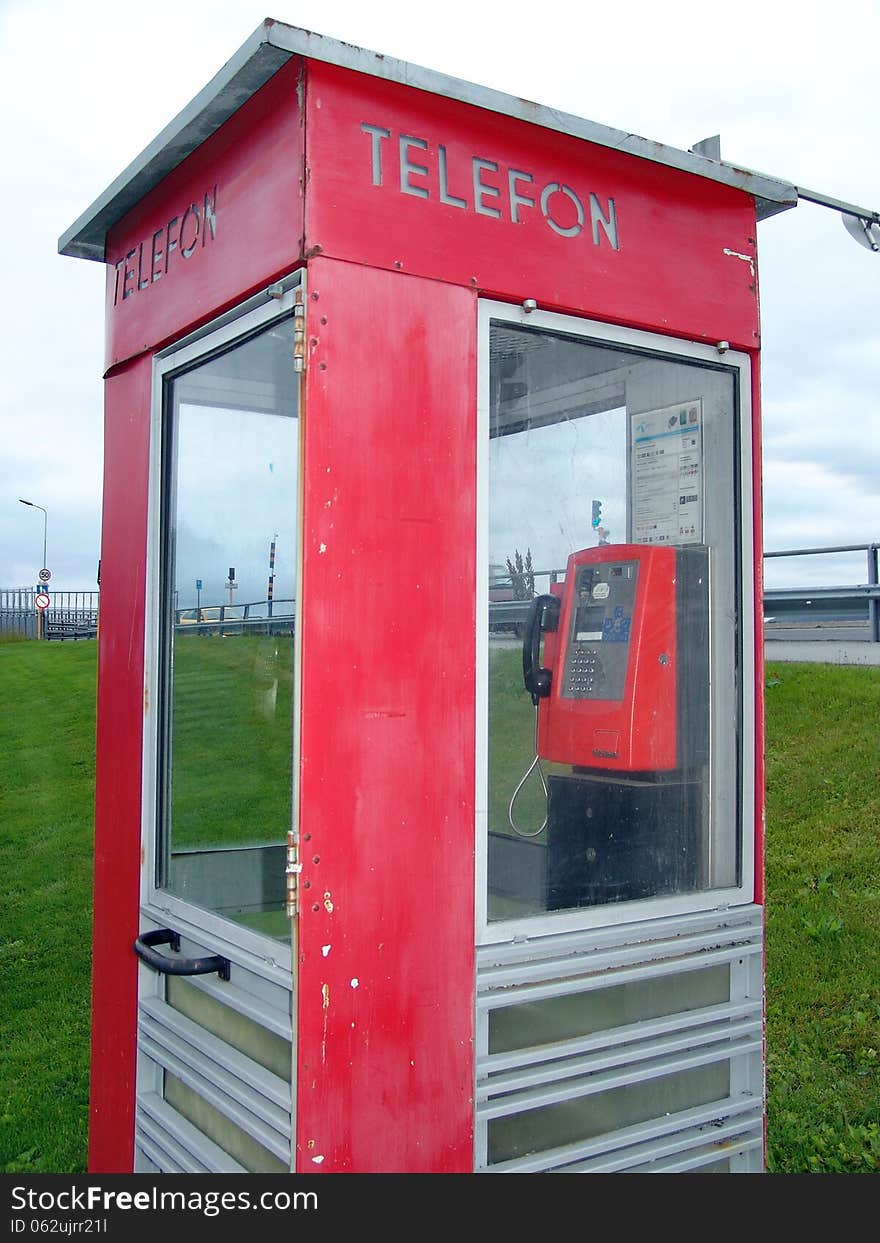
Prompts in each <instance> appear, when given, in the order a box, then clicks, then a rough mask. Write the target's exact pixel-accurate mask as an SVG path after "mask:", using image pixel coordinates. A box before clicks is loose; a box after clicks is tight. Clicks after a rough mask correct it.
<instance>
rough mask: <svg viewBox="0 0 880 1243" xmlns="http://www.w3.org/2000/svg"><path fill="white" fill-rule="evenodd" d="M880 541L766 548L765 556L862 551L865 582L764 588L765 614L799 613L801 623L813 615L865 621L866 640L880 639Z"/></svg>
mask: <svg viewBox="0 0 880 1243" xmlns="http://www.w3.org/2000/svg"><path fill="white" fill-rule="evenodd" d="M878 551H880V544H837V545H833V546H831V547H828V548H790V549H785V550H783V551H780V552H765V553H764V558H765V560H766V559H769V558H775V557H811V556H817V555H822V554H829V553H847V552H864V553H865V554H866V555H867V567H868V574H867V582H865V583H859V584H853V585H849V586H847V585H833V586H824V587H767V588H765V589H764V616H765V620H767V613H768V610H771V609H772V610H773V612H774V613H775V614H776V618H775V619H774V620H777V621H778V620H779V619H780V618H781V617H788V618H789V619H791V618H792V617H794V616H798V617H799V618H800V619H801V621H802V624H804V622H805V621H806V624H809V621H810V619H812V620H813V621H814V622H815V623H816V624H820V623H823V622H824V623H827V622H829V621H838V622H843V623H846V622H853V621H857V622H867V627H868V636H867V637H868V640H869V641H870V642H871V643H880V574H878V569H880V565H878Z"/></svg>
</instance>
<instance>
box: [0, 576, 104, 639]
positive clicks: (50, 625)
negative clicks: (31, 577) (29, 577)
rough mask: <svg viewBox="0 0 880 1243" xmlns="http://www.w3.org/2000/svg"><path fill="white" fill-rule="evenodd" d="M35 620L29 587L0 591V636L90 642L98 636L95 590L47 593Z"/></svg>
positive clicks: (32, 590)
mask: <svg viewBox="0 0 880 1243" xmlns="http://www.w3.org/2000/svg"><path fill="white" fill-rule="evenodd" d="M48 595H49V600H50V603H49V607H48V608H46V609H43V611H42V615H41V616H40V618H39V621H38V611H37V606H36V602H35V597H36V592H35V591H34V589H33V588H32V587H13V588H0V634H20V635H24V636H25V637H26V638H30V639H36V638H38V637H41V638H44V639H93V638H94V637H95V636H96V635H97V633H98V595H99V593H98V592H97V591H55V592H51V591H50V592H48Z"/></svg>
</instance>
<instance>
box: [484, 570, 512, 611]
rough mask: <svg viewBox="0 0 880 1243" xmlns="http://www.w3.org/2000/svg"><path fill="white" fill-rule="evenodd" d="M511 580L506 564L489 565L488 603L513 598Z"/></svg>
mask: <svg viewBox="0 0 880 1243" xmlns="http://www.w3.org/2000/svg"><path fill="white" fill-rule="evenodd" d="M514 598H515V597H514V594H513V580H512V579H511V577H510V571H509V570H508V568H507V566H506V565H490V566H489V603H490V604H497V603H498V602H499V601H501V600H513V599H514Z"/></svg>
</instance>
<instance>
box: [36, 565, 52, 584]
mask: <svg viewBox="0 0 880 1243" xmlns="http://www.w3.org/2000/svg"><path fill="white" fill-rule="evenodd" d="M51 577H52V571H51V570H47V569H46V568H45V567H44V568H43V569H42V570H40V572H39V574H38V575H37V578H38V579H39V580H40V582H41V583H48V581H49V579H50V578H51Z"/></svg>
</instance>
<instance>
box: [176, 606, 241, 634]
mask: <svg viewBox="0 0 880 1243" xmlns="http://www.w3.org/2000/svg"><path fill="white" fill-rule="evenodd" d="M221 613H222V615H223V629H224V632H225V630H226V624H227V623H228V622H231V623H232V625H231V626H230V633H235V632H237V631H240V630H241V626H240V625H239V624H237V623H240V622H243V621H244V609H240V608H236V607H235V605H234V604H226V605H223V606H222V607H221V606H220V605H211V606H210V607H208V608H203V609H181V610H180V612H179V613H178V614H177V624H178V626H199V625H201V626H205V627H206V628H208V627H210V629H208V633H209V634H214V633H216V632H217V631H218V630H219V629H220V615H221Z"/></svg>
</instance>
